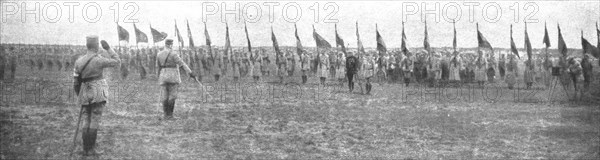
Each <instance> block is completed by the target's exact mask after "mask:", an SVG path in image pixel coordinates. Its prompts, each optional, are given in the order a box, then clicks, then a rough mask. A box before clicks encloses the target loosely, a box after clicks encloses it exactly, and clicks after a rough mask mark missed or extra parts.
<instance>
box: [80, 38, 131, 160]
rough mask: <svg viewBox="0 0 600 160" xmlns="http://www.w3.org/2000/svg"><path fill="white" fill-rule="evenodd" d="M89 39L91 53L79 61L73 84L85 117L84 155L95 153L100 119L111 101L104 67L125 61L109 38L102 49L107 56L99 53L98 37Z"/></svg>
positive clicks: (88, 52) (83, 131)
mask: <svg viewBox="0 0 600 160" xmlns="http://www.w3.org/2000/svg"><path fill="white" fill-rule="evenodd" d="M86 39H87V43H86V46H87V53H86V54H85V55H83V56H81V57H79V58H78V59H77V60H76V61H75V66H74V68H73V76H74V83H73V84H74V89H75V93H77V95H78V97H79V100H78V103H79V104H80V105H81V107H82V111H83V112H82V114H83V117H84V119H85V123H84V125H83V129H82V135H81V138H82V139H83V151H84V155H95V154H97V153H96V150H95V147H96V137H97V133H98V129H99V125H100V118H101V117H102V110H103V108H104V106H105V105H106V103H107V102H108V84H107V83H106V80H104V77H103V71H104V68H109V67H116V66H118V65H119V63H120V62H121V61H120V60H119V57H118V55H117V54H116V53H115V52H114V51H113V50H112V49H111V48H110V46H109V45H108V43H106V41H104V40H103V41H102V48H104V49H105V50H107V51H108V53H109V54H108V55H109V56H108V57H103V56H101V55H100V52H99V47H98V36H88V37H86Z"/></svg>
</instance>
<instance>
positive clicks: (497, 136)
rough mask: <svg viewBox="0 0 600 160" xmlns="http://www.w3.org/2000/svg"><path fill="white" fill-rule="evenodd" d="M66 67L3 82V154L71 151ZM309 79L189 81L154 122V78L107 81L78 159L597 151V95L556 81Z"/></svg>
mask: <svg viewBox="0 0 600 160" xmlns="http://www.w3.org/2000/svg"><path fill="white" fill-rule="evenodd" d="M68 75H69V73H66V72H65V73H62V72H61V73H45V72H40V73H37V77H45V78H43V79H41V78H30V77H33V76H28V75H18V76H17V78H18V79H19V81H18V82H17V81H14V82H6V83H2V97H1V98H2V107H1V108H0V117H1V118H0V128H1V136H0V145H1V146H2V148H1V149H0V159H65V158H68V155H69V153H70V149H71V147H72V144H73V143H72V140H73V134H74V130H75V128H76V127H75V126H76V121H77V117H78V113H79V109H80V108H79V107H77V106H75V104H74V103H72V102H73V99H74V97H73V95H72V93H71V92H70V90H71V88H70V85H71V84H70V83H69V81H70V79H66V78H60V77H68ZM132 77H135V75H132ZM136 78H137V77H136ZM132 79H135V78H132ZM209 79H210V78H209ZM297 80H299V78H297ZM209 81H210V80H209ZM226 81H227V80H226ZM267 81H275V78H273V79H268V80H267ZM310 81H311V84H309V85H306V86H301V85H294V84H288V85H280V84H274V83H260V84H252V83H247V84H241V85H238V87H235V85H234V84H233V83H231V82H229V81H227V82H221V83H212V82H208V83H206V84H205V85H207V86H210V87H209V89H208V91H209V92H210V93H211V95H212V96H213V99H206V96H205V95H203V92H202V91H201V90H199V87H198V86H197V85H196V84H194V83H192V82H189V81H186V82H185V83H184V84H182V87H181V90H180V91H181V93H180V96H179V100H178V101H177V104H176V108H175V116H176V117H177V120H174V121H160V120H159V119H158V118H159V117H161V116H162V109H161V106H160V105H159V102H158V95H159V93H157V92H158V91H159V89H158V86H157V85H156V82H155V80H153V78H150V79H147V80H143V81H138V80H137V79H136V80H132V81H118V80H112V82H110V83H111V96H110V97H111V98H110V99H111V101H110V102H109V104H108V105H107V107H106V108H105V110H104V115H103V117H102V122H101V128H100V131H99V138H98V147H99V148H98V150H99V151H102V152H103V153H102V154H101V155H100V156H99V157H86V158H85V159H600V107H599V105H600V104H599V103H598V101H596V100H593V97H592V98H591V99H592V100H589V99H590V98H589V97H587V98H586V97H583V98H582V99H583V100H584V101H575V100H572V99H569V98H567V97H568V93H569V92H565V91H564V90H561V89H560V88H559V89H555V90H554V91H555V92H554V93H551V92H550V90H548V89H542V88H541V86H539V85H538V86H537V87H536V89H534V90H522V89H521V90H507V89H505V87H503V84H501V83H497V84H491V85H488V86H486V88H485V89H482V88H478V87H474V86H471V85H465V86H462V87H459V88H457V87H449V88H427V87H424V86H417V85H412V86H410V87H404V86H403V85H402V84H384V85H379V84H376V85H374V87H375V89H374V91H373V95H360V94H356V93H348V92H347V90H346V89H345V87H343V88H339V87H336V85H334V84H336V83H335V82H333V81H329V82H328V83H329V86H327V87H319V86H318V85H316V82H317V79H316V78H315V79H310ZM39 86H44V87H41V88H43V89H37V88H40V87H39ZM239 86H242V87H239ZM290 88H292V89H290ZM597 88H598V87H597V86H596V89H597ZM357 89H358V87H357ZM235 95H238V96H235ZM549 95H553V97H549ZM586 99H588V100H586ZM77 147H78V148H77V151H80V150H81V138H80V136H79V137H78V138H77ZM74 158H83V157H81V156H80V155H78V154H75V155H74Z"/></svg>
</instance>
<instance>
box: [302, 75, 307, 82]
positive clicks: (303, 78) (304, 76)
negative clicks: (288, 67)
mask: <svg viewBox="0 0 600 160" xmlns="http://www.w3.org/2000/svg"><path fill="white" fill-rule="evenodd" d="M306 81H308V77H306V75H302V84H306Z"/></svg>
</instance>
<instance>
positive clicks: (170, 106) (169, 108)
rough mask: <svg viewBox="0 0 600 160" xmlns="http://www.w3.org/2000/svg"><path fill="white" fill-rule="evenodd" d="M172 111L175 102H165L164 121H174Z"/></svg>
mask: <svg viewBox="0 0 600 160" xmlns="http://www.w3.org/2000/svg"><path fill="white" fill-rule="evenodd" d="M173 110H175V100H174V99H173V100H167V101H166V107H165V120H174V119H175V117H173Z"/></svg>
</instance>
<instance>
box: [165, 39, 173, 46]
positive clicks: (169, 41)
mask: <svg viewBox="0 0 600 160" xmlns="http://www.w3.org/2000/svg"><path fill="white" fill-rule="evenodd" d="M165 45H173V40H172V39H167V40H165Z"/></svg>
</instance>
